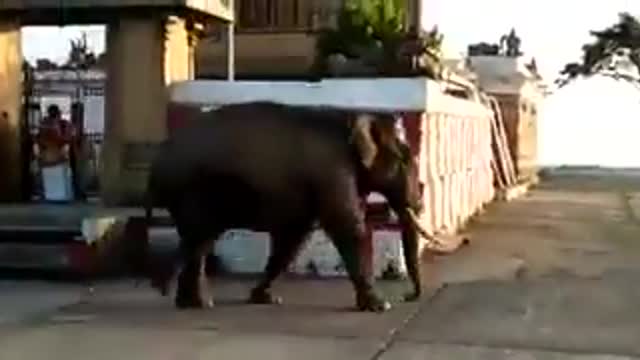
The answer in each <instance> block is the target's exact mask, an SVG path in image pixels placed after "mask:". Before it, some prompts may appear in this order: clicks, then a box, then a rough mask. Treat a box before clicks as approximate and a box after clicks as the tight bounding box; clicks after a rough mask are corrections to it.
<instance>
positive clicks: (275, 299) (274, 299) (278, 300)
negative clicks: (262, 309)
mask: <svg viewBox="0 0 640 360" xmlns="http://www.w3.org/2000/svg"><path fill="white" fill-rule="evenodd" d="M249 303H250V304H259V305H281V304H282V297H280V296H275V295H273V294H271V291H269V290H267V289H260V288H255V289H253V290H252V291H251V295H249Z"/></svg>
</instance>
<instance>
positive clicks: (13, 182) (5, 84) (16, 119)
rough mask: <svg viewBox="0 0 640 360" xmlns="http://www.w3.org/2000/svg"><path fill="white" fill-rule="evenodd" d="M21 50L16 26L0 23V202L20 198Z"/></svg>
mask: <svg viewBox="0 0 640 360" xmlns="http://www.w3.org/2000/svg"><path fill="white" fill-rule="evenodd" d="M21 78H22V47H21V34H20V24H19V23H18V22H17V21H13V20H6V19H0V201H2V202H13V201H19V200H20V198H21V194H22V191H21V180H22V179H21V177H22V174H21V173H22V170H21V169H22V157H21V149H20V140H21V135H22V134H21V130H20V129H21V127H20V121H21V118H22V111H21V109H22V106H21V104H22V80H21Z"/></svg>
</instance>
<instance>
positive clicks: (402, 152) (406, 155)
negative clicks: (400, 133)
mask: <svg viewBox="0 0 640 360" xmlns="http://www.w3.org/2000/svg"><path fill="white" fill-rule="evenodd" d="M397 147H398V155H399V157H400V159H401V160H402V162H404V163H409V162H410V161H411V149H410V148H409V145H407V144H405V143H403V142H398V145H397Z"/></svg>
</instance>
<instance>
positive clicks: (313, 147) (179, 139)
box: [156, 103, 350, 196]
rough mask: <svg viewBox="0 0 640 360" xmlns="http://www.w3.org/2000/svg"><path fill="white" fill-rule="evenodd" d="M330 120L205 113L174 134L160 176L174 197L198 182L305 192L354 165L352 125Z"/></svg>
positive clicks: (285, 110) (261, 108)
mask: <svg viewBox="0 0 640 360" xmlns="http://www.w3.org/2000/svg"><path fill="white" fill-rule="evenodd" d="M330 115H332V114H330V113H324V112H320V111H309V110H307V109H303V108H295V107H288V106H281V105H277V104H269V103H255V104H243V105H231V106H227V107H223V108H221V109H219V110H216V111H212V112H210V113H203V114H202V116H200V117H199V118H197V119H193V121H191V122H190V123H189V125H188V126H185V127H184V128H181V129H180V130H178V131H177V132H176V133H174V135H173V136H172V138H171V139H170V140H169V141H168V142H167V144H166V146H165V147H164V149H163V151H162V155H161V156H162V157H163V159H162V160H160V163H161V165H160V166H158V167H157V169H156V171H157V172H158V173H161V174H162V175H160V176H159V177H162V178H164V179H165V180H163V182H164V188H165V189H170V190H171V189H172V190H173V191H181V190H180V189H186V188H190V187H193V186H194V181H195V179H196V178H198V179H207V180H208V181H204V182H202V181H198V182H197V183H198V184H199V185H198V186H204V185H207V184H209V185H207V186H212V185H211V184H215V183H216V179H219V178H224V179H225V181H227V180H228V179H234V178H235V179H237V181H238V183H242V184H246V186H249V187H250V188H251V189H252V191H254V192H255V193H269V194H278V193H280V194H283V196H284V194H285V193H290V192H292V191H304V190H305V189H308V188H309V186H312V185H313V183H317V182H318V181H323V178H328V177H331V176H333V174H332V173H331V172H332V170H334V169H336V168H337V167H339V166H340V163H341V162H342V163H346V162H348V161H349V159H348V157H349V156H350V155H349V148H348V146H347V140H346V139H345V138H346V136H347V131H348V127H347V126H346V121H347V119H345V118H344V117H341V116H338V115H340V114H338V115H334V116H330ZM296 187H299V188H296ZM207 191H211V190H210V189H208V190H207Z"/></svg>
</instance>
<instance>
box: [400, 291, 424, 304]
mask: <svg viewBox="0 0 640 360" xmlns="http://www.w3.org/2000/svg"><path fill="white" fill-rule="evenodd" d="M421 296H422V291H411V292H408V293H406V294H405V295H404V301H405V302H416V301H418V300H420V297H421Z"/></svg>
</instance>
